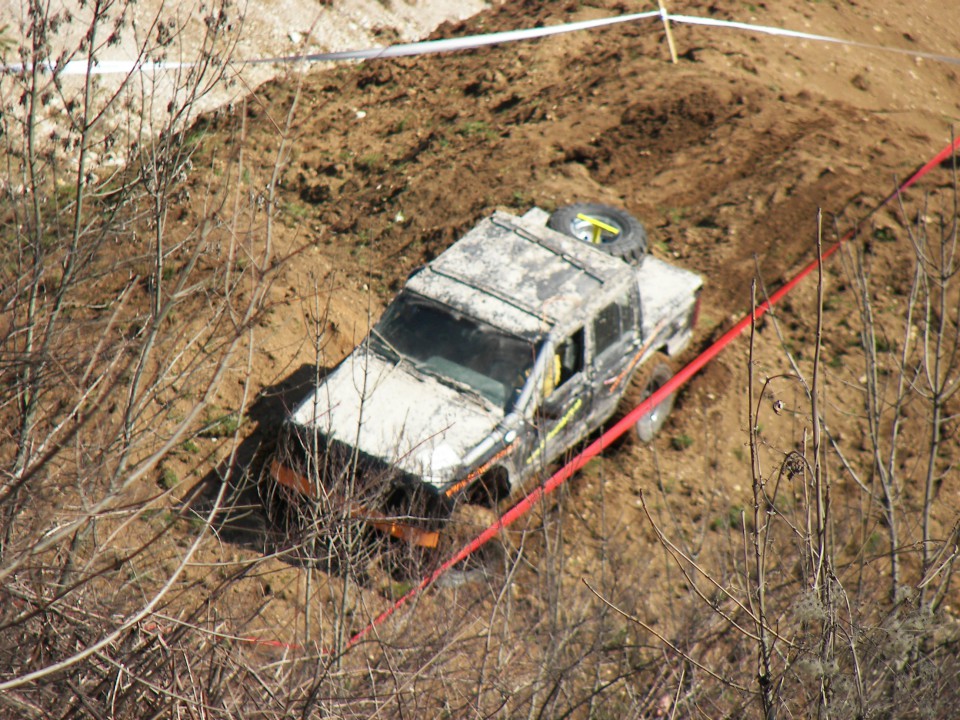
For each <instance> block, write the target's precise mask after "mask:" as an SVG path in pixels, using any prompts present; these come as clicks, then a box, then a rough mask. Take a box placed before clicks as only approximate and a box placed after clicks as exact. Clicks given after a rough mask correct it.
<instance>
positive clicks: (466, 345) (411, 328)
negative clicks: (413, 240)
mask: <svg viewBox="0 0 960 720" xmlns="http://www.w3.org/2000/svg"><path fill="white" fill-rule="evenodd" d="M370 340H371V343H372V344H373V345H374V347H375V348H377V350H378V351H379V352H381V353H382V354H384V355H386V356H387V357H391V358H394V357H395V355H396V353H400V354H401V355H403V356H404V357H405V358H407V359H409V360H410V361H411V362H412V363H413V364H414V365H415V366H416V367H417V368H418V369H420V370H423V371H425V372H428V373H430V374H432V375H436V376H438V377H439V378H440V379H446V380H449V381H452V383H453V384H458V385H465V386H467V387H468V388H469V389H472V390H474V391H476V392H477V393H479V394H480V395H482V396H483V397H485V398H486V399H488V400H489V401H490V402H492V403H493V404H494V405H496V406H497V407H500V408H504V409H505V410H506V409H508V406H509V405H510V404H511V403H512V402H513V401H514V400H515V397H516V395H518V394H519V390H520V389H522V388H523V384H524V382H526V379H527V376H529V374H530V370H531V368H532V367H533V363H534V360H535V359H536V355H537V346H536V344H535V343H533V342H531V341H528V340H523V339H521V338H518V337H515V336H513V335H509V334H507V333H504V332H501V331H499V330H497V329H496V328H494V327H492V326H490V325H487V324H486V323H482V322H479V321H477V320H474V319H472V318H469V317H467V316H465V315H461V314H459V313H457V312H456V311H455V310H452V309H450V308H447V307H442V306H440V305H436V304H434V303H432V302H429V301H427V300H424V299H422V298H419V297H417V296H415V295H411V294H403V295H400V297H398V298H397V299H396V300H394V302H393V303H392V304H391V305H390V307H388V308H387V311H386V312H385V313H384V315H383V317H382V318H381V319H380V322H378V323H377V325H376V327H375V328H374V330H373V332H371V334H370Z"/></svg>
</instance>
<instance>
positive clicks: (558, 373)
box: [524, 327, 592, 471]
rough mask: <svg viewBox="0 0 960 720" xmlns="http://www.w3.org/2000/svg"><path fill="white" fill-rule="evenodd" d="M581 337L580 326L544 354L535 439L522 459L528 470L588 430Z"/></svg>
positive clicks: (543, 464)
mask: <svg viewBox="0 0 960 720" xmlns="http://www.w3.org/2000/svg"><path fill="white" fill-rule="evenodd" d="M585 340H586V336H585V332H584V328H582V327H581V328H579V329H577V330H576V331H574V332H572V333H570V334H569V335H568V336H567V337H566V338H564V339H563V340H562V341H560V342H558V343H557V344H556V345H555V346H554V348H553V351H552V357H550V358H548V361H547V363H546V368H545V373H544V377H543V381H542V387H541V388H540V399H539V403H538V407H537V410H536V412H535V413H534V423H535V425H536V439H535V442H534V443H533V447H532V448H531V450H530V453H529V454H528V456H527V457H526V459H525V461H524V462H525V463H526V465H527V466H528V467H527V469H528V471H533V470H535V469H536V468H537V467H539V468H545V467H546V466H548V465H549V464H550V463H551V462H553V461H554V460H556V459H557V458H558V457H560V456H561V455H563V453H564V452H565V451H566V450H567V449H568V448H569V447H570V446H571V445H573V444H574V443H576V442H577V441H578V440H580V439H581V438H582V437H583V436H584V435H585V434H586V432H587V430H588V428H587V423H586V418H587V413H588V411H589V409H590V401H591V397H592V392H591V388H590V378H589V377H588V366H587V363H586V350H587V348H586V342H585Z"/></svg>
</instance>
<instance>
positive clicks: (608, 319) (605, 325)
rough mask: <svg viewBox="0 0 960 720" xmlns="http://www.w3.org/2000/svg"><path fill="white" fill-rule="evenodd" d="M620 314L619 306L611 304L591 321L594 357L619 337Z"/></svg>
mask: <svg viewBox="0 0 960 720" xmlns="http://www.w3.org/2000/svg"><path fill="white" fill-rule="evenodd" d="M620 314H621V308H620V305H618V304H617V303H611V304H610V305H607V306H606V307H605V308H604V309H603V310H601V311H600V314H599V315H597V317H596V319H595V320H594V321H593V342H594V346H595V347H594V354H595V355H600V354H601V353H602V352H603V351H604V350H606V349H607V348H608V347H610V346H611V345H613V344H614V343H615V342H616V341H617V338H619V337H620Z"/></svg>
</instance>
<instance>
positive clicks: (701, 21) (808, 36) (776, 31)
mask: <svg viewBox="0 0 960 720" xmlns="http://www.w3.org/2000/svg"><path fill="white" fill-rule="evenodd" d="M667 17H668V18H669V19H670V22H675V23H685V24H687V25H703V26H706V27H720V28H731V29H734V30H746V31H747V32H754V33H760V34H763V35H776V36H780V37H789V38H795V39H797V40H813V41H815V42H825V43H833V44H834V45H848V46H850V47H858V48H864V49H866V50H879V51H881V52H890V53H896V54H898V55H909V56H910V57H919V58H923V59H924V60H935V61H937V62H944V63H950V64H951V65H960V58H958V57H953V56H951V55H939V54H937V53H930V52H924V51H922V50H908V49H906V48H897V47H889V46H887V45H875V44H873V43H865V42H859V41H857V40H844V39H843V38H835V37H830V36H829V35H815V34H813V33H806V32H800V31H799V30H787V29H786V28H777V27H770V26H767V25H751V24H750V23H742V22H735V21H733V20H716V19H713V18H701V17H696V16H694V15H668V16H667Z"/></svg>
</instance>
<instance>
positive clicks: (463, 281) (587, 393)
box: [263, 203, 702, 546]
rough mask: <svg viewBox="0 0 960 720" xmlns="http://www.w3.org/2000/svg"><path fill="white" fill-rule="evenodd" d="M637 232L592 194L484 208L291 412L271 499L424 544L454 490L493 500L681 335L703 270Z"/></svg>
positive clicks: (595, 420)
mask: <svg viewBox="0 0 960 720" xmlns="http://www.w3.org/2000/svg"><path fill="white" fill-rule="evenodd" d="M646 244H647V241H646V234H645V232H644V229H643V227H642V226H641V225H640V223H639V222H637V220H636V219H634V218H633V217H632V216H630V215H629V214H627V213H626V212H624V211H622V210H619V209H617V208H612V207H609V206H605V205H598V204H590V203H586V204H578V205H572V206H568V207H565V208H561V209H560V210H558V211H557V212H555V213H553V214H552V215H550V214H548V213H547V212H545V211H544V210H541V209H539V208H534V209H532V210H530V211H529V212H527V213H526V214H525V215H523V216H522V217H517V216H514V215H510V214H508V213H505V212H495V213H494V214H493V215H492V216H491V217H488V218H486V219H484V220H482V221H481V222H480V223H479V224H478V225H477V226H476V227H474V228H473V229H472V230H470V231H469V232H468V233H467V234H466V235H465V236H464V237H463V238H462V239H461V240H459V241H458V242H456V243H454V244H453V245H452V246H451V247H450V248H449V249H448V250H446V251H445V252H444V253H442V254H441V255H439V256H438V257H437V258H436V259H434V260H433V261H432V262H430V263H429V264H427V265H426V266H424V267H422V268H421V269H419V270H418V271H416V272H414V273H413V274H412V275H411V276H410V277H409V278H408V280H407V282H406V285H405V287H404V288H403V290H402V291H401V292H400V293H399V295H398V296H397V297H396V298H395V299H394V300H393V302H392V303H391V304H390V305H389V306H388V307H387V309H386V311H385V312H384V314H383V316H382V317H381V318H380V320H379V322H377V323H376V325H375V326H374V327H373V328H372V329H371V330H370V333H369V334H368V335H367V337H366V339H365V340H364V341H363V342H362V343H361V344H360V345H359V346H358V347H357V348H356V349H355V350H354V351H353V353H351V354H350V355H349V356H348V357H347V358H346V359H344V360H343V361H342V362H341V363H340V364H339V365H338V366H337V367H336V368H335V369H334V370H333V371H331V372H330V373H329V374H328V375H327V376H326V377H325V378H324V379H323V380H322V382H320V384H319V386H318V387H317V388H316V389H315V390H314V391H313V392H312V393H311V394H310V395H309V397H307V398H306V399H304V400H303V401H302V402H301V403H300V404H299V406H297V407H296V408H295V410H294V411H293V412H292V413H291V414H290V416H289V417H288V418H287V420H286V422H285V424H284V430H283V433H282V437H281V440H280V450H279V452H278V453H277V455H276V456H275V457H274V459H273V461H272V462H271V463H270V464H269V472H268V477H267V478H266V480H265V483H266V485H267V487H265V488H263V490H264V495H265V497H266V500H267V502H268V505H269V512H270V513H271V514H273V515H275V514H276V513H278V512H289V508H287V509H284V508H283V507H280V509H278V506H289V505H290V504H293V505H294V506H295V508H296V509H297V510H298V511H302V509H303V506H304V505H305V504H308V505H312V506H313V508H314V510H313V512H314V513H315V512H317V510H316V508H317V507H320V508H324V507H326V508H330V509H333V510H336V511H337V512H339V513H341V517H344V516H348V517H351V518H354V519H360V520H362V521H363V522H365V523H367V524H372V525H374V526H375V527H377V528H379V529H380V530H382V531H385V532H387V533H389V534H391V535H393V536H395V537H401V538H404V539H407V540H410V541H412V542H414V543H416V544H420V545H426V546H432V545H433V544H435V543H436V540H437V533H436V530H437V529H438V527H439V526H440V524H441V523H442V522H443V519H444V517H445V516H446V515H448V514H449V512H450V511H451V509H452V508H453V507H454V505H455V504H456V503H458V502H461V501H466V502H472V503H487V504H491V503H496V502H498V501H500V500H501V499H503V498H505V497H506V496H508V495H510V494H511V493H513V492H515V491H517V490H518V489H519V488H521V487H523V486H524V485H525V484H526V483H527V481H528V480H529V479H531V478H533V477H534V476H537V475H538V474H542V473H543V471H544V469H545V468H547V467H549V466H550V464H551V463H553V462H554V461H555V460H557V459H558V458H559V457H560V456H561V455H563V453H564V452H565V451H567V450H568V449H569V448H571V447H572V446H573V445H575V444H576V443H578V442H579V441H581V440H582V439H583V438H584V437H586V436H587V435H588V434H589V433H591V432H592V431H594V430H596V429H597V428H599V427H601V426H602V425H603V424H604V423H606V422H607V421H609V420H610V419H611V418H612V417H614V416H615V415H616V414H617V413H618V412H620V413H625V412H627V411H629V410H630V409H632V408H633V407H635V406H636V405H637V404H638V403H639V402H640V400H641V399H643V397H645V396H646V395H649V393H651V392H652V391H653V390H654V389H656V388H657V387H659V386H661V385H662V384H663V383H664V382H666V380H667V379H669V378H670V376H671V371H670V368H669V365H668V364H667V362H666V358H669V357H670V356H673V355H676V354H677V353H678V352H680V351H681V350H682V349H683V348H684V347H685V346H686V345H687V343H688V342H689V340H690V338H691V334H692V330H693V326H694V323H695V322H696V317H697V311H698V304H699V294H700V288H701V285H702V281H701V278H700V277H699V276H698V275H696V274H694V273H692V272H689V271H687V270H683V269H680V268H678V267H675V266H673V265H670V264H668V263H666V262H664V261H662V260H659V259H657V258H655V257H653V256H651V255H648V254H647V247H646ZM672 404H673V399H672V398H670V399H669V400H665V401H664V402H662V403H661V404H660V405H659V406H658V407H657V408H655V409H653V410H652V411H651V412H650V413H649V414H648V415H646V416H645V417H644V418H642V419H641V420H640V421H639V422H638V423H637V425H636V427H635V434H636V436H637V437H639V438H640V439H641V440H645V441H646V440H650V439H651V438H652V437H653V435H654V434H655V433H656V432H657V430H659V428H660V427H661V425H662V424H663V422H664V420H665V418H666V416H667V414H668V413H669V411H670V409H671V407H672ZM345 510H346V513H345V515H344V511H345Z"/></svg>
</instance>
